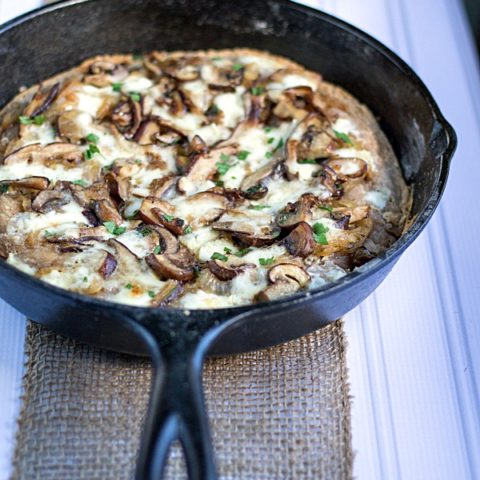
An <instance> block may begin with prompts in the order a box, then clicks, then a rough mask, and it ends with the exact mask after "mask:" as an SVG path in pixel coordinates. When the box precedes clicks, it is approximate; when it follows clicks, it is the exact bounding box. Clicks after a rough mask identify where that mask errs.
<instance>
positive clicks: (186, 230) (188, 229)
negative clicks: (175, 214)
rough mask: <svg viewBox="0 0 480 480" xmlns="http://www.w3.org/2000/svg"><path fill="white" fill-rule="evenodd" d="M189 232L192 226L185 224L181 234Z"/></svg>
mask: <svg viewBox="0 0 480 480" xmlns="http://www.w3.org/2000/svg"><path fill="white" fill-rule="evenodd" d="M189 233H192V226H191V225H187V226H186V227H185V228H184V229H183V234H184V235H188V234H189Z"/></svg>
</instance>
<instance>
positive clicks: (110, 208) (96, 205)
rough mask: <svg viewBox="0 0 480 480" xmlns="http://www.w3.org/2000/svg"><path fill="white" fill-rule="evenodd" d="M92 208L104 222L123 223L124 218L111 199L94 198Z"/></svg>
mask: <svg viewBox="0 0 480 480" xmlns="http://www.w3.org/2000/svg"><path fill="white" fill-rule="evenodd" d="M92 209H93V211H94V212H95V215H96V216H97V217H98V219H99V220H101V221H102V222H103V223H104V222H113V223H114V224H115V225H117V226H118V225H121V224H122V223H123V218H122V216H121V215H120V213H118V211H117V209H116V208H115V205H114V204H113V202H112V201H111V200H110V199H107V198H105V199H102V200H94V201H93V202H92Z"/></svg>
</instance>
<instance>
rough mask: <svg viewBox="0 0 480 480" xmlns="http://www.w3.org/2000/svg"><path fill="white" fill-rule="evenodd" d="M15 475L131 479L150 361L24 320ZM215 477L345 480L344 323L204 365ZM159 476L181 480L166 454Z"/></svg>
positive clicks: (178, 461) (179, 467)
mask: <svg viewBox="0 0 480 480" xmlns="http://www.w3.org/2000/svg"><path fill="white" fill-rule="evenodd" d="M26 349H27V365H26V374H25V378H24V398H23V407H22V411H21V414H20V419H19V428H18V433H17V447H16V452H15V458H14V472H15V473H14V477H13V478H14V479H19V480H30V479H42V480H49V479H61V480H70V479H72V480H77V479H85V480H87V479H88V480H96V479H99V480H106V479H112V480H122V479H132V478H133V472H134V468H135V457H136V452H137V449H138V446H139V438H140V434H141V428H142V421H143V419H144V415H145V411H146V405H147V401H148V394H149V387H150V380H151V366H150V362H149V361H148V360H146V359H141V358H135V357H130V356H127V355H122V354H116V353H112V352H107V351H104V350H101V349H98V348H94V347H91V346H87V345H83V344H79V343H77V342H75V341H73V340H70V339H66V338H62V337H60V336H58V335H56V334H54V333H52V332H50V331H49V330H47V329H46V328H44V327H40V326H38V325H36V324H34V323H30V325H29V327H28V334H27V339H26ZM204 387H205V395H206V398H207V405H208V411H209V417H210V422H211V426H212V434H213V439H214V444H215V451H216V460H217V465H218V470H219V474H220V478H221V479H248V480H253V479H265V480H267V479H295V480H297V479H328V480H330V479H348V478H351V473H352V450H351V435H350V399H349V394H348V383H347V371H346V365H345V339H344V336H343V330H342V324H341V322H336V323H335V324H332V325H331V326H329V327H326V328H324V329H323V330H321V331H319V332H316V333H314V334H311V335H309V336H306V337H304V338H301V339H299V340H295V341H292V342H289V343H287V344H284V345H280V346H278V347H274V348H270V349H267V350H262V351H257V352H253V353H248V354H243V355H238V356H235V357H224V358H215V359H209V360H207V362H206V365H205V368H204ZM166 478H168V479H177V478H182V479H183V478H186V474H185V469H184V464H183V459H182V455H181V450H180V449H179V448H178V447H176V448H174V449H172V451H171V454H170V458H169V463H168V468H167V472H166Z"/></svg>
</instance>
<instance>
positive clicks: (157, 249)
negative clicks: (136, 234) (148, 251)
mask: <svg viewBox="0 0 480 480" xmlns="http://www.w3.org/2000/svg"><path fill="white" fill-rule="evenodd" d="M153 253H154V254H155V255H160V254H161V253H162V246H161V245H157V246H156V247H155V250H153Z"/></svg>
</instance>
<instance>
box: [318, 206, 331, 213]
mask: <svg viewBox="0 0 480 480" xmlns="http://www.w3.org/2000/svg"><path fill="white" fill-rule="evenodd" d="M318 208H320V209H321V210H326V211H327V212H328V213H332V212H333V208H332V207H331V206H330V205H320V206H319V207H318Z"/></svg>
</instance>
